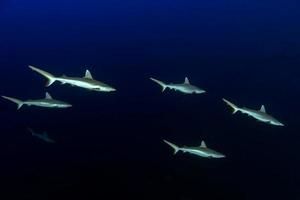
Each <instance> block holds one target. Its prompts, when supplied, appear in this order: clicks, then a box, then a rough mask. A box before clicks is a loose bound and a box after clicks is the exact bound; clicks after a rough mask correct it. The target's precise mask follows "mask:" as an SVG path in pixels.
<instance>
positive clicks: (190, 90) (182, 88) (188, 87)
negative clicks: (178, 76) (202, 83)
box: [150, 77, 206, 94]
mask: <svg viewBox="0 0 300 200" xmlns="http://www.w3.org/2000/svg"><path fill="white" fill-rule="evenodd" d="M150 80H152V81H154V82H155V83H157V84H159V85H160V86H161V87H162V92H164V91H165V90H166V89H167V88H169V89H171V90H175V91H179V92H182V93H185V94H202V93H205V92H206V91H205V90H203V89H200V88H198V87H197V86H194V85H192V84H191V83H190V81H189V79H188V78H187V77H185V79H184V82H183V83H179V84H173V83H169V84H166V83H164V82H162V81H160V80H157V79H155V78H152V77H151V78H150Z"/></svg>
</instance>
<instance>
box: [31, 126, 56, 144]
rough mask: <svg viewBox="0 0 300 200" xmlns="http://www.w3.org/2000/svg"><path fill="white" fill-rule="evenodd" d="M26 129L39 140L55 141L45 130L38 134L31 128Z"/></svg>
mask: <svg viewBox="0 0 300 200" xmlns="http://www.w3.org/2000/svg"><path fill="white" fill-rule="evenodd" d="M28 130H29V131H30V132H31V135H32V136H34V137H37V138H39V139H40V140H43V141H44V142H47V143H56V141H55V140H53V139H51V138H49V136H48V134H47V133H46V132H43V133H42V134H38V133H35V132H34V131H33V130H32V129H30V128H28Z"/></svg>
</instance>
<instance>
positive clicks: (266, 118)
mask: <svg viewBox="0 0 300 200" xmlns="http://www.w3.org/2000/svg"><path fill="white" fill-rule="evenodd" d="M223 101H224V102H225V103H226V104H227V105H229V106H230V107H231V108H232V109H233V112H232V114H235V113H236V112H238V111H240V112H241V113H244V114H247V115H248V116H251V117H253V118H255V119H257V120H258V121H261V122H265V123H268V124H272V125H275V126H284V124H283V123H281V122H279V121H278V120H277V119H275V118H274V117H272V116H271V115H269V114H267V112H266V108H265V106H264V105H262V106H261V108H260V110H253V109H250V108H245V107H243V108H240V107H238V106H236V105H234V104H233V103H231V102H230V101H228V100H226V99H223Z"/></svg>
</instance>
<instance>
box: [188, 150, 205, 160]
mask: <svg viewBox="0 0 300 200" xmlns="http://www.w3.org/2000/svg"><path fill="white" fill-rule="evenodd" d="M186 152H189V153H190V154H194V155H197V156H201V157H205V158H207V157H210V155H209V154H208V153H205V152H204V151H199V150H187V151H186Z"/></svg>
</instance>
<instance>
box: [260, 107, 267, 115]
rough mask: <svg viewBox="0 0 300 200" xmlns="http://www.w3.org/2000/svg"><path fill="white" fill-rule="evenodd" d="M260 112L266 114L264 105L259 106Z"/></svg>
mask: <svg viewBox="0 0 300 200" xmlns="http://www.w3.org/2000/svg"><path fill="white" fill-rule="evenodd" d="M260 112H264V113H266V108H265V106H264V105H262V106H261V108H260Z"/></svg>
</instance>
